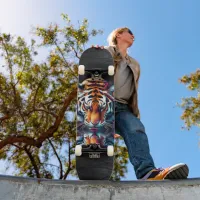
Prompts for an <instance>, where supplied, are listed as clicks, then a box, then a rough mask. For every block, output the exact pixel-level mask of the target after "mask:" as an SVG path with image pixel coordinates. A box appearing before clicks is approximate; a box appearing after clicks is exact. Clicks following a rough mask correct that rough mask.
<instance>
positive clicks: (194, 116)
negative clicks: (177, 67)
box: [178, 69, 200, 129]
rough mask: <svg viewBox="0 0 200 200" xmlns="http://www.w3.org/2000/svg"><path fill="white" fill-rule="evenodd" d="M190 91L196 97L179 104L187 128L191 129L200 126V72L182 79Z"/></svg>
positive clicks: (183, 99) (183, 100)
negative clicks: (194, 93)
mask: <svg viewBox="0 0 200 200" xmlns="http://www.w3.org/2000/svg"><path fill="white" fill-rule="evenodd" d="M180 82H181V83H183V84H185V85H186V86H187V88H188V89H189V90H192V91H194V92H196V96H192V97H187V98H182V102H181V104H178V105H179V106H180V107H181V108H182V109H183V113H182V115H181V119H182V120H184V122H185V127H186V128H187V129H190V128H191V126H193V125H194V126H198V127H199V126H200V70H199V69H198V70H197V71H196V72H194V73H191V74H190V75H185V76H183V77H182V78H181V79H180Z"/></svg>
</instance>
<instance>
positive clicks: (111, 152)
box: [107, 145, 114, 156]
mask: <svg viewBox="0 0 200 200" xmlns="http://www.w3.org/2000/svg"><path fill="white" fill-rule="evenodd" d="M107 155H108V156H113V155H114V147H113V146H111V145H110V146H108V147H107Z"/></svg>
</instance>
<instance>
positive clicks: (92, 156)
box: [75, 48, 115, 180]
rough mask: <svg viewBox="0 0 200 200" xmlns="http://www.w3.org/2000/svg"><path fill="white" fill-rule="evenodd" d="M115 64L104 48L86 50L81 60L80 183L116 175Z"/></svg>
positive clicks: (79, 86)
mask: <svg viewBox="0 0 200 200" xmlns="http://www.w3.org/2000/svg"><path fill="white" fill-rule="evenodd" d="M113 65H114V62H113V58H112V56H111V54H110V52H109V51H108V50H106V49H100V48H89V49H87V50H85V51H84V52H83V54H82V56H81V58H80V61H79V80H78V99H77V102H78V103H77V135H76V148H75V155H76V170H77V173H78V176H79V179H80V180H108V179H109V178H110V176H111V173H112V169H113V154H114V133H115V126H114V122H115V117H114V94H113V93H114V75H109V72H108V66H111V67H113ZM83 66H84V74H82V75H81V73H82V72H80V71H81V69H83ZM81 67H82V68H81ZM113 69H114V68H113ZM113 72H114V70H113ZM113 74H114V73H113ZM108 149H109V150H108ZM109 152H110V153H109Z"/></svg>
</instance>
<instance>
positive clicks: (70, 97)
mask: <svg viewBox="0 0 200 200" xmlns="http://www.w3.org/2000/svg"><path fill="white" fill-rule="evenodd" d="M76 95H77V89H76V88H75V89H74V91H72V92H71V93H70V94H69V95H68V96H67V97H66V98H65V101H64V104H63V107H62V108H61V109H60V111H59V114H58V116H57V117H56V120H55V122H54V124H53V126H51V127H50V128H49V129H48V130H47V131H46V132H44V133H43V134H41V136H40V137H39V138H38V139H37V140H35V139H33V138H31V137H27V136H20V135H14V136H13V135H11V136H8V137H7V138H6V139H5V140H3V141H0V149H2V148H3V147H5V146H6V145H8V144H15V143H25V144H27V145H31V146H36V147H38V148H40V147H41V146H42V143H43V142H44V141H45V140H46V139H47V138H50V137H53V134H54V132H55V131H57V130H58V127H59V125H60V123H61V121H62V119H63V117H64V115H65V111H66V110H67V107H68V106H69V105H70V103H71V101H72V100H73V99H74V98H75V97H76Z"/></svg>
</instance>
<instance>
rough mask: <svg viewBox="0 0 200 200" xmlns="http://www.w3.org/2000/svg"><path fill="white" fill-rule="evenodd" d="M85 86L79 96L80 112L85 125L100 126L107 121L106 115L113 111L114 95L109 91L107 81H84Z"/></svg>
mask: <svg viewBox="0 0 200 200" xmlns="http://www.w3.org/2000/svg"><path fill="white" fill-rule="evenodd" d="M84 83H85V85H84V86H85V87H84V89H83V90H82V92H80V95H79V97H78V102H79V106H78V108H79V113H81V114H82V115H83V119H84V123H85V125H87V126H89V127H93V126H95V127H100V126H103V125H104V124H105V123H106V116H107V115H108V114H109V113H111V112H113V100H114V98H113V96H112V95H111V94H110V93H109V92H108V88H107V86H108V84H107V82H105V81H103V80H102V81H99V82H97V81H92V80H90V79H89V80H86V81H84Z"/></svg>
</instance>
